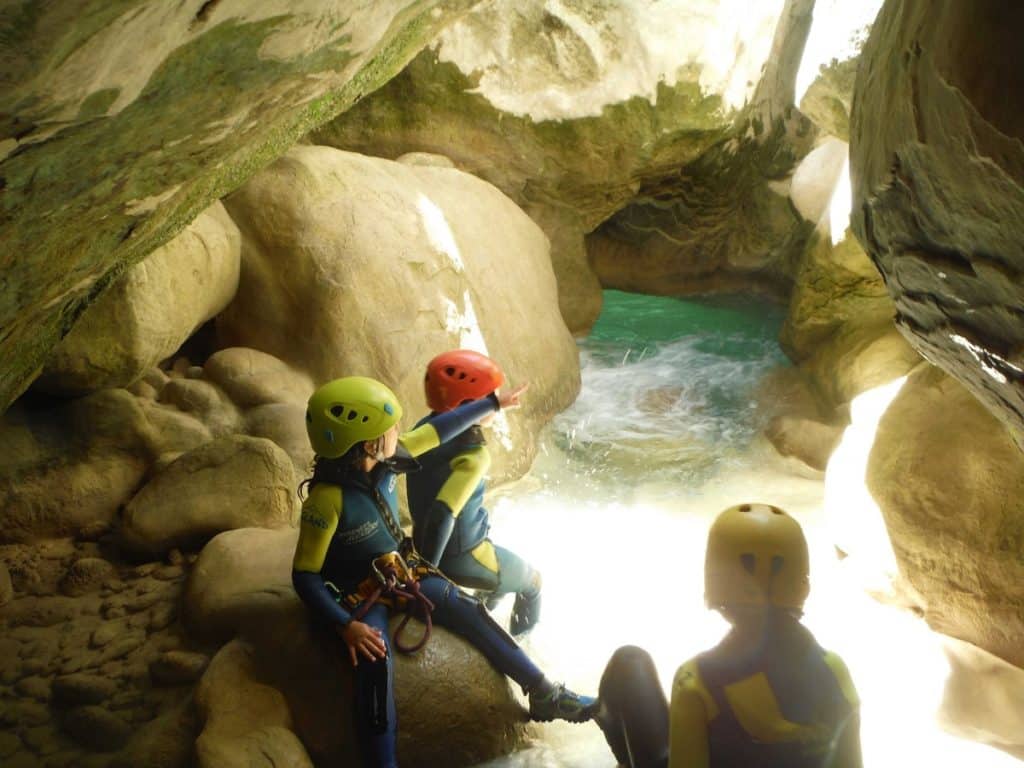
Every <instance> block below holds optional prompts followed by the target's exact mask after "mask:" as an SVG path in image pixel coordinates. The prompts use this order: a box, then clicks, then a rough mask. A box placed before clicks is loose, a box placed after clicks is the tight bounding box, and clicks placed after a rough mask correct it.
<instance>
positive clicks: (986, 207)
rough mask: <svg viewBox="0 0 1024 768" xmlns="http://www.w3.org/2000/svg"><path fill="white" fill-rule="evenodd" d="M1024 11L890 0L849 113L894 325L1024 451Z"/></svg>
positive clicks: (858, 205) (989, 4)
mask: <svg viewBox="0 0 1024 768" xmlns="http://www.w3.org/2000/svg"><path fill="white" fill-rule="evenodd" d="M1022 27H1024V6H1022V5H1020V4H1018V3H1012V4H1006V3H1002V2H999V1H998V0H980V2H967V1H966V0H958V1H956V2H946V3H941V4H938V5H936V4H935V3H931V2H927V0H887V2H886V3H885V5H884V6H883V7H882V10H881V12H880V13H879V15H878V18H877V20H876V22H875V24H874V25H873V27H872V31H871V35H870V37H869V38H868V41H867V43H866V45H865V47H864V50H863V53H862V54H861V61H860V65H859V67H858V70H857V80H856V85H855V88H854V99H853V112H852V114H851V118H850V119H851V136H850V139H851V143H850V163H851V178H852V181H853V219H852V225H853V229H854V232H856V234H857V238H858V239H859V240H860V241H861V242H862V243H863V244H864V247H865V249H866V250H867V252H868V254H869V255H870V256H871V258H872V260H874V261H875V262H876V263H877V264H878V267H879V269H880V270H881V271H882V273H883V274H884V275H885V277H886V285H887V287H888V289H889V292H890V294H891V295H892V297H893V300H894V301H895V304H896V310H897V317H896V322H897V324H898V326H899V328H900V330H901V331H902V332H903V334H904V335H905V336H906V337H907V339H908V340H909V341H910V343H911V344H913V345H914V346H915V348H916V349H917V350H918V351H919V352H921V354H922V355H924V356H925V357H926V358H927V359H929V360H930V361H931V362H933V363H934V364H936V365H938V366H940V367H941V368H943V369H944V370H945V371H946V372H947V373H949V374H950V375H952V376H953V377H955V378H956V379H957V380H959V381H960V382H961V383H962V384H964V386H966V387H967V388H968V389H969V390H970V391H971V392H973V393H974V395H975V396H976V397H977V398H979V399H980V400H981V401H982V402H983V403H985V405H986V407H988V408H989V410H991V411H992V412H993V413H994V414H996V415H997V416H998V417H999V418H1000V420H1002V421H1003V422H1004V423H1005V424H1007V425H1008V426H1010V427H1011V428H1012V429H1014V430H1015V434H1016V436H1017V438H1018V444H1019V445H1020V446H1022V447H1024V322H1022V314H1021V308H1022V307H1024V280H1021V274H1022V273H1024V248H1022V247H1021V243H1024V119H1022V116H1024V68H1022V67H1021V66H1020V58H1019V56H1018V55H1017V49H1018V47H1019V46H1018V40H1019V37H1020V30H1021V29H1022Z"/></svg>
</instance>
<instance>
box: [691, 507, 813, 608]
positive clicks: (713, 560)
mask: <svg viewBox="0 0 1024 768" xmlns="http://www.w3.org/2000/svg"><path fill="white" fill-rule="evenodd" d="M808 575H809V563H808V556H807V540H806V539H805V538H804V533H803V531H802V530H801V528H800V524H799V523H798V522H797V521H796V520H794V519H793V518H792V517H791V516H790V515H789V514H787V513H786V512H785V511H783V510H781V509H779V508H778V507H776V506H772V505H770V504H740V505H737V506H735V507H729V509H727V510H725V511H724V512H722V513H721V514H720V515H719V516H718V517H717V518H716V519H715V522H714V523H713V524H712V525H711V530H710V532H709V533H708V548H707V554H706V556H705V560H704V599H705V602H706V603H707V605H708V607H709V608H724V607H730V606H741V605H757V606H764V605H773V606H776V607H778V608H785V609H790V610H800V609H802V608H803V604H804V600H806V599H807V593H808V592H809V591H810V581H809V578H808Z"/></svg>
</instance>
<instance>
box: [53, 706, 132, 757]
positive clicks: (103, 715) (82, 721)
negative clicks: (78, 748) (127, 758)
mask: <svg viewBox="0 0 1024 768" xmlns="http://www.w3.org/2000/svg"><path fill="white" fill-rule="evenodd" d="M62 724H63V727H64V730H65V731H66V732H67V733H68V735H70V736H71V737H72V738H73V739H75V741H77V742H78V743H79V744H82V745H83V746H86V747H90V748H91V749H95V750H96V751H98V752H112V751H114V750H116V749H118V748H120V747H121V746H122V745H123V744H124V743H125V742H126V741H128V737H129V736H130V735H131V726H130V725H128V723H126V722H125V721H124V719H123V718H121V717H119V716H117V715H115V714H114V713H113V712H108V711H107V710H106V709H104V708H103V707H97V706H85V707H76V708H75V709H72V710H69V711H68V712H67V714H66V715H65V716H64V719H63V723H62Z"/></svg>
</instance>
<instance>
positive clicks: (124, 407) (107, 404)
mask: <svg viewBox="0 0 1024 768" xmlns="http://www.w3.org/2000/svg"><path fill="white" fill-rule="evenodd" d="M51 406H52V407H51ZM210 437H211V436H210V432H209V430H208V429H207V428H206V427H205V426H204V425H203V424H201V423H200V422H199V421H197V420H196V419H194V418H192V417H191V416H188V415H186V414H184V413H182V412H181V411H179V410H178V409H177V408H175V407H173V406H169V405H163V404H160V403H156V402H154V401H152V400H149V399H146V398H139V397H137V396H135V395H132V394H131V393H130V392H128V391H127V390H123V389H109V390H102V391H100V392H96V393H94V394H91V395H88V396H86V397H84V398H81V399H78V400H75V401H72V402H70V403H66V404H48V407H45V408H37V407H34V406H31V405H28V406H24V407H23V406H20V405H18V406H15V407H14V408H12V409H11V410H10V411H8V412H7V413H6V414H5V415H4V417H3V419H2V420H0V521H2V523H3V525H0V540H3V541H32V540H36V539H39V538H43V537H46V538H49V537H56V536H79V537H81V538H96V536H97V535H99V534H102V533H103V532H104V531H106V530H107V529H109V528H110V526H111V525H112V523H113V522H114V520H115V519H116V516H117V511H118V508H119V507H121V506H122V505H124V504H125V503H126V502H127V501H128V500H129V499H130V498H131V496H132V494H133V493H134V492H135V491H136V490H137V489H138V487H139V485H140V484H141V483H142V481H143V479H144V477H145V476H146V473H147V470H148V468H149V467H150V464H151V462H153V461H154V460H156V458H157V457H158V456H160V455H161V454H164V453H166V452H167V451H175V452H181V451H185V450H189V449H191V448H194V447H196V446H198V445H200V444H202V443H205V442H207V441H209V440H210Z"/></svg>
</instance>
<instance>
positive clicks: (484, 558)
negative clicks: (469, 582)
mask: <svg viewBox="0 0 1024 768" xmlns="http://www.w3.org/2000/svg"><path fill="white" fill-rule="evenodd" d="M469 554H471V555H472V556H473V559H474V560H476V561H477V562H478V563H480V565H482V566H483V567H484V568H486V569H487V570H489V571H490V572H491V573H497V572H498V568H499V566H498V553H497V552H495V551H494V545H493V544H492V543H491V540H490V539H484V540H483V541H481V542H480V543H479V544H477V545H476V546H475V547H473V549H472V550H470V553H469Z"/></svg>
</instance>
